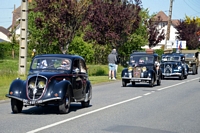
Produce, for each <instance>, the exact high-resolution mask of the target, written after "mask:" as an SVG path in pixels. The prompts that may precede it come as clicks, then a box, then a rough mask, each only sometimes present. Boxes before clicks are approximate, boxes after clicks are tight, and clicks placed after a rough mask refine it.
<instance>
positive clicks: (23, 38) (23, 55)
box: [19, 0, 28, 76]
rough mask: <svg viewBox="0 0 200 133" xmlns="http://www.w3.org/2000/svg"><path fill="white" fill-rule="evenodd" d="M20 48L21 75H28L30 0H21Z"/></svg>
mask: <svg viewBox="0 0 200 133" xmlns="http://www.w3.org/2000/svg"><path fill="white" fill-rule="evenodd" d="M20 28H21V29H20V47H19V75H23V76H25V75H26V67H27V31H28V0H21V19H20Z"/></svg>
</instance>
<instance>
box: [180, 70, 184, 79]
mask: <svg viewBox="0 0 200 133" xmlns="http://www.w3.org/2000/svg"><path fill="white" fill-rule="evenodd" d="M179 79H180V80H183V79H184V76H183V72H182V73H181V76H179Z"/></svg>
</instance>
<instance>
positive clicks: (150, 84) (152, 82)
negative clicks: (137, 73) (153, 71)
mask: <svg viewBox="0 0 200 133" xmlns="http://www.w3.org/2000/svg"><path fill="white" fill-rule="evenodd" d="M153 85H154V77H153V76H152V78H151V80H150V81H149V86H150V87H153Z"/></svg>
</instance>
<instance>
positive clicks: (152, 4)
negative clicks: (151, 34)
mask: <svg viewBox="0 0 200 133" xmlns="http://www.w3.org/2000/svg"><path fill="white" fill-rule="evenodd" d="M21 1H22V0H0V26H2V27H5V28H8V27H9V26H10V25H11V24H12V11H13V9H14V5H15V7H16V8H17V7H19V6H20V5H21ZM141 1H142V6H143V8H145V9H146V8H148V9H149V14H150V15H152V14H153V13H158V12H159V11H163V12H164V13H165V14H166V15H167V16H168V15H169V7H170V0H141ZM199 9H200V3H199V0H173V5H172V19H184V18H185V15H187V16H189V17H196V16H198V17H200V10H199Z"/></svg>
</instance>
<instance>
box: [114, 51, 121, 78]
mask: <svg viewBox="0 0 200 133" xmlns="http://www.w3.org/2000/svg"><path fill="white" fill-rule="evenodd" d="M113 50H115V51H116V58H117V61H116V62H115V71H114V76H115V78H117V68H118V64H119V62H120V57H119V55H118V53H117V50H116V49H115V48H114V49H113Z"/></svg>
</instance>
